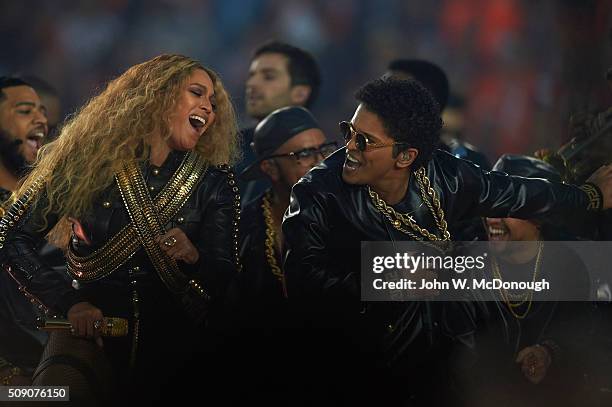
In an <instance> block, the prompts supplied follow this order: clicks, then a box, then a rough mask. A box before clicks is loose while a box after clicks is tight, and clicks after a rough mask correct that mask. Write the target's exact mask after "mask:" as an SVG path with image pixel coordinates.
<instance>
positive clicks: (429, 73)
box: [385, 59, 491, 170]
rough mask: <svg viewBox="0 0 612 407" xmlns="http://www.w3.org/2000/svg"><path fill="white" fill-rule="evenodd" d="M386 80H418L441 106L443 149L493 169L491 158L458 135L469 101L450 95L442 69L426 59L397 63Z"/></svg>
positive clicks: (394, 63)
mask: <svg viewBox="0 0 612 407" xmlns="http://www.w3.org/2000/svg"><path fill="white" fill-rule="evenodd" d="M385 75H386V76H392V77H394V78H397V79H414V80H417V81H419V82H421V84H422V85H423V86H425V88H427V89H428V90H429V91H430V92H431V93H432V95H433V97H434V98H435V99H436V101H437V102H438V104H439V105H440V111H441V112H442V118H443V119H444V127H443V128H442V134H441V141H442V144H441V148H443V149H444V150H446V151H448V152H449V153H451V154H452V155H454V156H455V157H458V158H463V159H465V160H468V161H472V162H473V163H474V164H478V165H480V166H481V167H482V168H483V169H485V170H489V169H491V164H490V163H489V160H488V159H487V157H486V156H485V155H484V154H482V153H481V152H480V151H478V150H477V149H476V147H474V146H473V145H471V144H469V143H467V142H465V140H462V138H461V137H460V136H462V135H461V134H460V133H459V132H458V131H457V124H458V123H457V120H454V121H453V119H458V115H461V114H462V111H461V110H462V109H463V107H464V105H465V101H464V100H463V99H461V98H459V97H458V96H457V95H455V94H452V93H450V85H449V83H448V78H447V76H446V73H445V72H444V71H443V70H442V68H440V67H439V66H438V65H436V64H434V63H432V62H429V61H425V60H422V59H395V60H393V61H391V62H390V63H389V65H388V67H387V73H386V74H385Z"/></svg>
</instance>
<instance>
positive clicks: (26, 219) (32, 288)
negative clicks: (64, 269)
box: [0, 195, 82, 314]
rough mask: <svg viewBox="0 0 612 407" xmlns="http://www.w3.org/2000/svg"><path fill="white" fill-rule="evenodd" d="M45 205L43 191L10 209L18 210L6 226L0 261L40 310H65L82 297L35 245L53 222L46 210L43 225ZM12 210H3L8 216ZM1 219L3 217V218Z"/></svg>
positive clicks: (40, 244)
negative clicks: (28, 204) (13, 218)
mask: <svg viewBox="0 0 612 407" xmlns="http://www.w3.org/2000/svg"><path fill="white" fill-rule="evenodd" d="M45 206H46V199H45V198H44V195H42V196H39V197H38V198H36V197H35V198H34V199H33V203H32V204H31V205H30V206H28V207H27V208H26V210H25V211H23V208H19V203H17V204H15V205H14V206H13V208H12V209H15V210H16V212H14V213H19V211H21V212H22V214H21V215H19V219H18V220H17V221H15V220H11V221H10V222H11V223H12V226H10V223H9V227H8V229H7V230H6V235H5V241H4V242H3V243H4V244H3V247H2V249H0V263H1V264H2V266H3V269H4V271H5V272H8V273H9V274H10V276H11V277H12V279H13V280H14V281H15V282H16V283H17V285H18V286H19V289H20V291H22V292H23V293H24V295H25V296H26V297H28V299H30V301H31V302H32V303H33V304H35V305H38V307H39V308H41V309H43V310H48V311H50V312H53V313H55V312H59V313H63V314H65V313H66V312H67V311H68V309H69V308H70V307H71V306H72V305H74V304H76V303H77V302H80V301H82V299H81V297H80V295H79V293H78V291H77V290H75V289H73V288H72V287H71V285H70V283H69V279H68V278H67V277H66V276H65V275H63V274H62V273H60V272H58V271H57V270H54V269H53V268H51V267H50V266H49V265H47V264H45V262H44V261H43V260H42V258H41V256H40V255H39V252H38V249H39V248H40V246H42V244H44V243H45V236H46V235H47V233H49V231H50V230H51V229H52V228H53V226H55V224H56V223H57V220H58V219H57V216H55V215H54V214H49V215H47V217H46V220H47V222H46V225H45V222H44V219H43V216H42V208H43V207H45ZM11 212H12V211H10V210H9V211H8V212H7V216H5V218H7V217H9V216H10V214H11ZM3 221H5V220H4V219H3Z"/></svg>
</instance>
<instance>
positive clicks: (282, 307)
mask: <svg viewBox="0 0 612 407" xmlns="http://www.w3.org/2000/svg"><path fill="white" fill-rule="evenodd" d="M252 147H253V151H254V152H255V155H256V159H255V162H254V163H253V164H251V165H250V166H248V167H247V168H246V169H245V170H244V171H243V172H242V174H241V178H242V179H243V180H246V181H252V180H259V179H267V180H268V181H269V183H270V184H271V187H270V188H268V189H267V190H266V191H265V192H264V193H263V194H261V195H259V196H258V197H256V198H255V199H254V200H252V201H251V202H247V203H246V204H245V206H244V208H243V210H242V214H241V225H240V227H241V231H240V237H241V245H240V257H241V264H242V266H243V270H242V273H241V275H240V276H239V278H238V280H237V287H238V288H237V291H238V293H239V301H238V304H237V305H238V307H239V312H238V315H239V318H240V323H239V324H237V325H239V326H240V329H241V330H242V332H241V335H242V340H241V341H240V343H241V344H240V347H241V348H242V351H243V352H244V356H243V357H245V358H254V359H257V358H258V357H261V356H265V362H266V363H272V364H274V363H281V362H282V361H283V360H284V361H286V359H287V355H286V354H285V352H283V351H282V349H283V346H284V343H285V342H287V341H286V340H283V339H282V338H286V336H285V335H286V334H287V332H288V327H287V315H286V304H285V302H286V294H285V281H284V273H283V270H282V264H283V263H282V259H283V256H284V238H283V234H282V230H281V223H282V219H283V214H284V213H285V210H286V209H287V207H288V206H289V196H290V194H291V187H292V186H293V185H294V184H295V183H296V182H297V181H298V180H299V179H300V178H301V177H303V176H304V175H305V174H306V173H307V172H308V171H309V170H310V169H311V168H313V167H314V166H315V165H317V164H318V163H319V162H320V161H321V160H323V159H324V158H326V157H327V156H329V155H330V154H331V153H333V152H334V151H335V150H337V148H338V146H337V144H336V143H335V142H328V141H327V140H326V138H325V134H323V132H322V131H321V128H320V126H319V124H318V123H317V121H316V120H315V118H314V117H313V115H312V114H311V113H310V112H309V111H308V110H307V109H305V108H303V107H298V106H292V107H285V108H281V109H278V110H275V111H274V112H272V113H271V114H269V115H268V116H267V117H265V118H264V119H263V120H262V121H261V122H260V123H259V124H258V125H257V127H256V128H255V131H254V138H253V143H252ZM262 363H264V362H263V361H261V360H252V359H251V363H246V364H244V366H245V367H246V366H261V364H262ZM285 370H286V369H285ZM243 373H244V372H243ZM273 373H274V374H275V375H276V374H278V372H277V371H276V370H273ZM253 377H254V379H253V380H254V381H256V380H258V379H257V378H259V379H261V380H263V383H262V384H263V385H265V384H266V382H267V383H269V381H274V382H276V383H278V380H279V379H278V378H277V377H274V378H264V375H262V373H261V372H257V373H256V374H255V375H254V376H253Z"/></svg>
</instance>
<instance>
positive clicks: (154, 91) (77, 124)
mask: <svg viewBox="0 0 612 407" xmlns="http://www.w3.org/2000/svg"><path fill="white" fill-rule="evenodd" d="M197 69H202V70H204V71H206V72H207V73H208V75H209V76H210V78H211V80H212V82H213V85H214V91H215V95H216V101H217V108H216V119H215V122H214V123H213V124H212V125H211V126H210V127H209V128H208V129H207V130H206V134H205V135H204V136H203V137H201V138H200V140H199V141H198V144H197V145H196V147H195V149H194V150H195V151H196V152H197V153H198V154H200V155H201V156H202V157H204V159H205V160H206V161H208V163H209V164H211V165H215V164H222V163H230V164H231V163H233V162H234V161H235V160H236V159H237V158H238V154H239V153H238V151H239V146H238V127H237V123H236V115H235V112H234V107H233V105H232V102H231V100H230V97H229V95H228V94H227V92H226V91H225V88H224V87H223V84H222V83H221V80H220V79H219V76H218V75H217V74H216V73H215V72H213V71H212V70H210V69H208V68H206V67H204V66H203V65H202V64H200V63H199V62H197V61H195V60H193V59H191V58H189V57H185V56H182V55H160V56H158V57H156V58H153V59H151V60H149V61H146V62H143V63H141V64H138V65H135V66H133V67H131V68H129V69H128V70H127V71H126V72H125V73H124V74H122V75H121V76H119V77H118V78H116V79H114V80H113V81H111V82H110V83H109V84H108V86H107V87H106V89H105V90H104V91H102V93H100V94H99V95H98V96H95V97H94V98H92V99H91V100H89V101H88V102H87V103H86V104H85V105H84V106H83V107H82V108H81V109H80V110H79V111H78V112H77V113H76V114H75V115H73V117H72V118H71V119H69V120H68V121H67V122H66V123H65V125H64V126H63V127H62V130H61V133H60V135H59V137H58V138H57V139H56V140H55V141H53V142H51V143H49V144H47V145H45V146H44V147H42V149H41V150H40V152H39V154H38V159H37V161H36V163H35V165H34V169H33V170H32V172H31V173H30V174H29V175H28V177H27V178H26V179H25V180H24V181H23V183H22V185H21V187H20V188H19V190H18V191H17V192H16V193H15V194H14V195H13V196H14V197H19V196H20V195H21V194H23V193H24V192H25V191H26V190H27V188H29V187H30V186H31V185H32V184H33V182H34V181H35V180H37V179H40V178H42V179H44V187H43V191H42V192H43V193H44V196H45V207H44V208H43V212H42V214H43V216H44V217H45V219H46V218H47V216H48V214H49V213H53V214H54V215H57V216H58V217H59V218H60V219H61V218H64V219H65V218H66V217H68V216H71V217H74V218H77V219H78V218H79V217H81V216H82V215H83V214H84V213H85V212H87V211H88V210H89V209H90V208H91V205H92V203H93V202H94V201H95V199H96V197H97V196H99V194H100V193H101V192H102V191H104V190H105V189H106V188H108V187H109V186H110V185H111V184H112V183H113V181H114V175H115V173H116V172H117V171H118V170H119V169H120V168H121V165H122V164H123V163H124V162H126V161H130V160H138V161H143V160H146V159H148V157H149V151H150V147H151V142H152V141H153V140H154V137H155V135H157V134H161V135H162V137H163V139H164V140H166V139H168V138H169V137H170V122H169V116H170V114H171V113H172V112H173V110H174V108H175V106H176V102H177V100H178V96H179V92H180V90H181V88H182V86H183V84H184V82H185V81H186V80H187V78H188V77H189V76H190V75H191V73H192V72H193V71H194V70H197ZM160 118H161V119H160ZM45 223H46V221H45ZM60 223H61V222H60ZM58 227H60V225H58ZM64 227H65V225H64ZM56 229H57V228H56ZM61 234H62V235H64V234H65V231H63V232H61ZM53 240H54V241H57V239H53ZM59 240H61V241H64V240H65V239H63V238H62V239H59Z"/></svg>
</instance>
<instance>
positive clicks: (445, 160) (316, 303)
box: [283, 149, 589, 343]
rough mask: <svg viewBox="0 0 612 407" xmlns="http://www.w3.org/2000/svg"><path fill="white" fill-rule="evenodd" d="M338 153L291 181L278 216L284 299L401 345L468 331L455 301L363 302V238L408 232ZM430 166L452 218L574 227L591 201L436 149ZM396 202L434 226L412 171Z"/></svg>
mask: <svg viewBox="0 0 612 407" xmlns="http://www.w3.org/2000/svg"><path fill="white" fill-rule="evenodd" d="M344 160H345V149H340V150H339V151H337V152H336V153H334V154H333V155H332V156H330V157H329V158H328V159H326V160H325V161H323V162H322V163H321V164H320V165H318V166H317V167H315V168H314V169H313V170H311V171H310V172H309V173H308V174H307V175H306V176H305V177H304V178H302V179H301V180H300V181H299V182H298V183H297V184H296V185H295V186H294V187H293V191H292V197H291V203H290V206H289V209H288V211H287V213H286V214H285V219H284V222H283V232H284V236H285V240H286V244H287V248H288V253H287V255H286V258H285V264H284V266H285V268H284V269H285V275H286V279H287V291H288V295H289V299H290V300H301V302H303V303H304V304H307V308H308V310H309V311H312V312H313V313H318V315H319V316H322V318H324V319H325V318H335V319H336V321H335V322H333V321H327V322H326V323H330V324H331V325H338V324H341V325H344V326H346V329H345V331H346V330H349V329H353V328H352V327H356V329H357V330H358V331H357V332H356V333H355V335H354V337H358V336H362V337H363V340H364V341H366V342H368V341H370V339H371V340H373V341H374V342H378V341H380V339H381V337H382V336H384V335H385V334H388V333H392V334H398V335H399V334H401V335H407V337H408V339H406V340H405V341H403V342H404V343H405V342H406V341H412V339H410V338H414V337H415V335H416V334H418V333H419V332H421V333H422V332H427V331H429V330H433V331H438V332H439V331H441V332H443V333H444V332H446V333H447V334H449V335H453V336H456V335H462V334H467V333H469V332H471V331H473V328H474V327H473V326H472V324H471V322H470V321H469V320H467V321H464V320H463V316H465V315H466V314H469V312H467V313H466V312H463V311H462V310H461V306H458V305H457V304H455V305H451V304H448V305H446V306H443V305H440V304H442V303H432V304H428V303H424V302H419V303H403V304H392V303H377V304H376V306H372V304H364V303H362V302H361V301H360V276H359V272H360V270H361V265H360V257H361V253H360V243H361V242H362V241H403V240H410V237H409V236H407V235H405V234H403V233H401V232H399V231H398V230H396V229H395V228H393V226H392V225H390V224H389V222H388V221H387V220H386V219H385V218H384V217H383V215H382V214H381V213H380V212H378V210H377V209H376V208H375V207H374V206H373V204H372V202H371V200H370V197H369V195H368V192H367V189H366V188H365V187H364V186H359V185H349V184H346V183H345V182H344V181H343V180H342V166H343V164H344ZM426 173H427V176H428V177H429V179H430V180H431V183H432V186H433V188H434V189H435V190H436V192H437V194H438V195H439V196H440V200H441V206H442V208H443V209H444V213H445V217H446V220H447V222H448V224H449V226H452V225H453V224H454V223H456V222H458V221H459V220H461V219H465V218H473V217H476V216H488V217H515V218H531V217H540V218H542V217H546V218H548V219H549V220H551V221H554V222H562V221H565V222H566V223H570V222H571V221H574V223H576V225H574V226H575V227H578V226H579V224H580V217H581V214H586V212H587V211H586V208H587V206H588V204H589V201H588V197H587V195H586V194H585V193H584V192H583V191H582V190H581V189H579V188H577V187H575V186H572V185H565V184H557V183H551V182H549V181H546V180H543V179H526V178H521V177H513V176H508V175H507V174H504V173H499V172H485V171H483V170H481V169H480V168H479V167H477V166H475V165H473V164H472V163H470V162H468V161H465V160H462V159H458V158H455V157H453V156H452V155H450V154H448V153H446V152H444V151H440V150H437V151H436V152H435V153H434V155H433V158H432V159H431V160H430V161H429V162H428V164H427V165H426ZM394 208H395V209H396V210H398V211H399V212H404V213H405V212H411V213H412V215H413V216H414V218H415V220H416V222H417V224H419V225H420V226H422V227H425V228H427V230H429V231H436V230H437V229H436V227H435V223H434V220H433V218H432V215H431V214H430V212H429V209H428V207H427V206H426V205H424V204H423V202H422V199H421V194H420V192H419V188H418V185H417V183H416V182H415V180H414V177H412V178H411V180H410V184H409V187H408V192H407V194H406V196H405V198H404V200H403V201H402V202H400V203H399V204H398V205H394ZM332 313H334V314H335V315H334V316H333V317H332V316H331V314H332ZM398 319H399V320H403V321H404V322H402V324H404V325H405V329H404V332H403V333H400V332H395V333H394V331H395V328H396V326H395V325H394V324H395V323H396V322H397V321H398ZM434 326H435V327H437V328H435V329H434V328H433V327H434ZM366 336H369V337H370V339H368V338H366ZM430 340H434V339H432V338H430ZM399 342H402V341H401V340H400V341H399ZM430 342H431V341H430Z"/></svg>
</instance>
